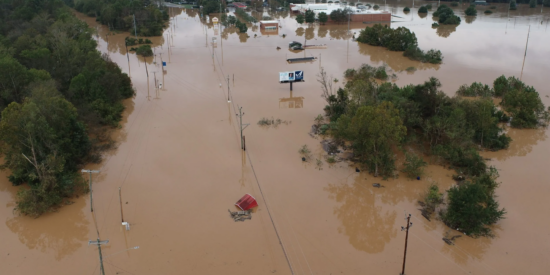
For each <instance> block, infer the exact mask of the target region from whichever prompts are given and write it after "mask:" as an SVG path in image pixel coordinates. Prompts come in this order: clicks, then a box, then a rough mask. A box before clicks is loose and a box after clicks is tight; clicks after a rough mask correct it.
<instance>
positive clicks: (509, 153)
mask: <svg viewBox="0 0 550 275" xmlns="http://www.w3.org/2000/svg"><path fill="white" fill-rule="evenodd" d="M546 130H547V129H544V128H541V129H514V128H510V129H509V130H508V132H507V134H508V135H509V136H510V137H511V138H512V142H510V147H508V149H506V150H500V151H497V152H493V153H490V156H494V157H495V158H496V159H497V160H501V161H502V160H506V159H508V158H510V157H516V156H519V157H523V156H526V155H527V154H529V153H531V151H532V150H533V147H534V146H535V145H537V144H538V143H539V142H541V141H545V140H546V138H547V137H548V136H547V135H546Z"/></svg>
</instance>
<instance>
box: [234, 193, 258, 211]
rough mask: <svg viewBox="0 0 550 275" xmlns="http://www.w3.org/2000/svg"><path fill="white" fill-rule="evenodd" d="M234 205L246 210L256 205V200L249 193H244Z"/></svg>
mask: <svg viewBox="0 0 550 275" xmlns="http://www.w3.org/2000/svg"><path fill="white" fill-rule="evenodd" d="M235 205H236V206H237V207H239V208H240V209H241V210H243V211H246V210H248V209H250V208H254V207H256V206H258V202H256V199H255V198H254V197H252V196H251V195H250V194H246V195H244V196H243V197H242V198H241V199H240V200H239V201H237V203H235Z"/></svg>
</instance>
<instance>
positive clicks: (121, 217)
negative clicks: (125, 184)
mask: <svg viewBox="0 0 550 275" xmlns="http://www.w3.org/2000/svg"><path fill="white" fill-rule="evenodd" d="M118 201H119V202H120V219H121V220H122V222H124V214H122V194H121V190H120V187H119V188H118Z"/></svg>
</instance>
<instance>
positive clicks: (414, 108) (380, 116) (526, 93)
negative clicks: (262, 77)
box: [318, 65, 550, 237]
mask: <svg viewBox="0 0 550 275" xmlns="http://www.w3.org/2000/svg"><path fill="white" fill-rule="evenodd" d="M381 69H384V68H383V67H381V68H374V67H371V66H369V65H363V66H361V67H360V68H358V69H348V70H347V71H346V72H345V73H344V77H345V78H346V80H347V82H346V84H345V86H344V87H343V88H340V89H338V90H337V91H336V92H335V93H334V92H333V91H332V89H331V86H330V85H328V84H327V83H330V82H331V79H329V78H328V77H327V76H326V73H325V72H324V70H321V73H320V75H319V78H318V81H319V82H320V83H321V86H322V91H323V97H324V98H325V99H326V101H327V105H326V107H325V109H324V111H325V115H326V116H327V117H328V118H329V119H330V123H328V124H325V125H322V126H320V127H321V128H322V129H325V133H327V134H328V135H329V136H331V137H332V138H333V141H334V143H335V144H337V145H338V146H346V147H347V148H350V149H351V150H353V153H354V156H355V158H356V161H357V162H359V163H360V164H361V165H362V166H363V167H364V168H365V169H366V170H368V171H369V172H370V173H372V174H373V175H374V176H375V177H376V176H382V177H384V178H390V177H397V176H398V173H397V164H396V153H395V152H396V151H400V150H405V149H403V148H404V147H409V148H416V150H414V151H416V152H425V154H426V155H427V156H429V157H430V159H431V160H432V161H433V162H434V163H439V164H441V165H444V166H447V167H450V168H452V169H454V170H455V171H456V174H455V175H454V176H453V178H454V179H456V180H457V181H459V184H458V185H456V186H453V187H452V188H450V189H449V190H448V191H447V196H446V200H445V203H446V206H445V207H443V208H442V210H441V212H440V213H439V217H440V218H441V219H442V220H443V222H444V223H445V224H447V225H448V226H450V227H451V228H453V229H456V230H459V231H462V232H464V233H466V234H468V235H470V236H474V237H476V236H492V232H491V228H490V225H492V224H495V223H496V222H497V221H499V220H500V219H503V218H504V215H505V213H506V212H505V210H504V209H501V208H500V206H499V204H498V202H497V201H496V197H495V189H496V188H497V187H498V185H499V183H498V182H497V178H498V172H497V170H496V169H495V168H493V167H488V165H487V164H486V162H485V160H484V158H483V157H482V156H480V155H479V152H478V150H479V149H480V148H484V149H486V150H501V149H505V148H508V146H509V144H510V142H512V140H511V138H510V137H509V136H508V135H507V134H506V133H505V131H504V129H503V128H502V127H501V126H500V124H501V123H503V122H510V123H511V126H512V127H518V128H536V127H541V126H545V125H548V122H549V121H550V115H549V113H548V112H547V111H545V109H544V105H543V104H542V101H541V99H540V97H539V94H538V93H537V92H536V90H535V89H534V88H533V87H530V86H527V85H525V84H524V83H523V82H521V81H519V80H518V79H516V78H514V77H509V78H506V77H504V76H501V77H499V78H497V79H496V80H495V81H494V83H493V87H492V88H491V87H489V86H488V85H482V84H479V83H474V84H472V85H464V86H462V87H461V88H460V89H459V91H458V92H457V96H455V97H449V96H447V95H446V94H445V93H443V92H442V91H441V90H440V88H441V83H440V82H439V80H438V79H436V78H433V77H432V78H430V79H429V80H427V81H426V82H424V83H423V84H420V85H407V86H404V87H398V86H397V85H395V84H392V83H388V82H383V83H381V84H379V82H378V81H377V79H379V77H378V76H377V75H380V74H379V71H380V70H381ZM462 96H476V98H474V99H464V98H462ZM492 97H500V98H502V102H501V103H500V106H497V105H495V103H494V102H493V100H492ZM510 120H511V121H510ZM345 144H349V145H345ZM405 155H406V161H405V163H404V164H403V165H404V169H403V170H402V171H403V173H405V174H406V175H407V176H408V177H414V176H417V175H421V174H422V169H423V166H425V163H424V162H423V160H422V158H421V157H420V155H417V154H415V153H409V152H407V153H406V154H405ZM429 193H433V194H432V196H431V198H430V199H429V201H428V202H426V203H428V204H429V205H430V207H431V208H433V209H435V206H436V205H439V204H440V203H442V202H444V201H443V196H439V195H438V189H437V188H433V187H430V191H429Z"/></svg>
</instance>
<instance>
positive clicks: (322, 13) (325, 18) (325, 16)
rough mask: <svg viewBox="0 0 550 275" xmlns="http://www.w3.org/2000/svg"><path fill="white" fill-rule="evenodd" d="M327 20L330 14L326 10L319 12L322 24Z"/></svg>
mask: <svg viewBox="0 0 550 275" xmlns="http://www.w3.org/2000/svg"><path fill="white" fill-rule="evenodd" d="M327 21H328V15H327V14H326V13H324V12H320V13H319V22H321V24H323V25H324V24H325V23H327Z"/></svg>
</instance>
